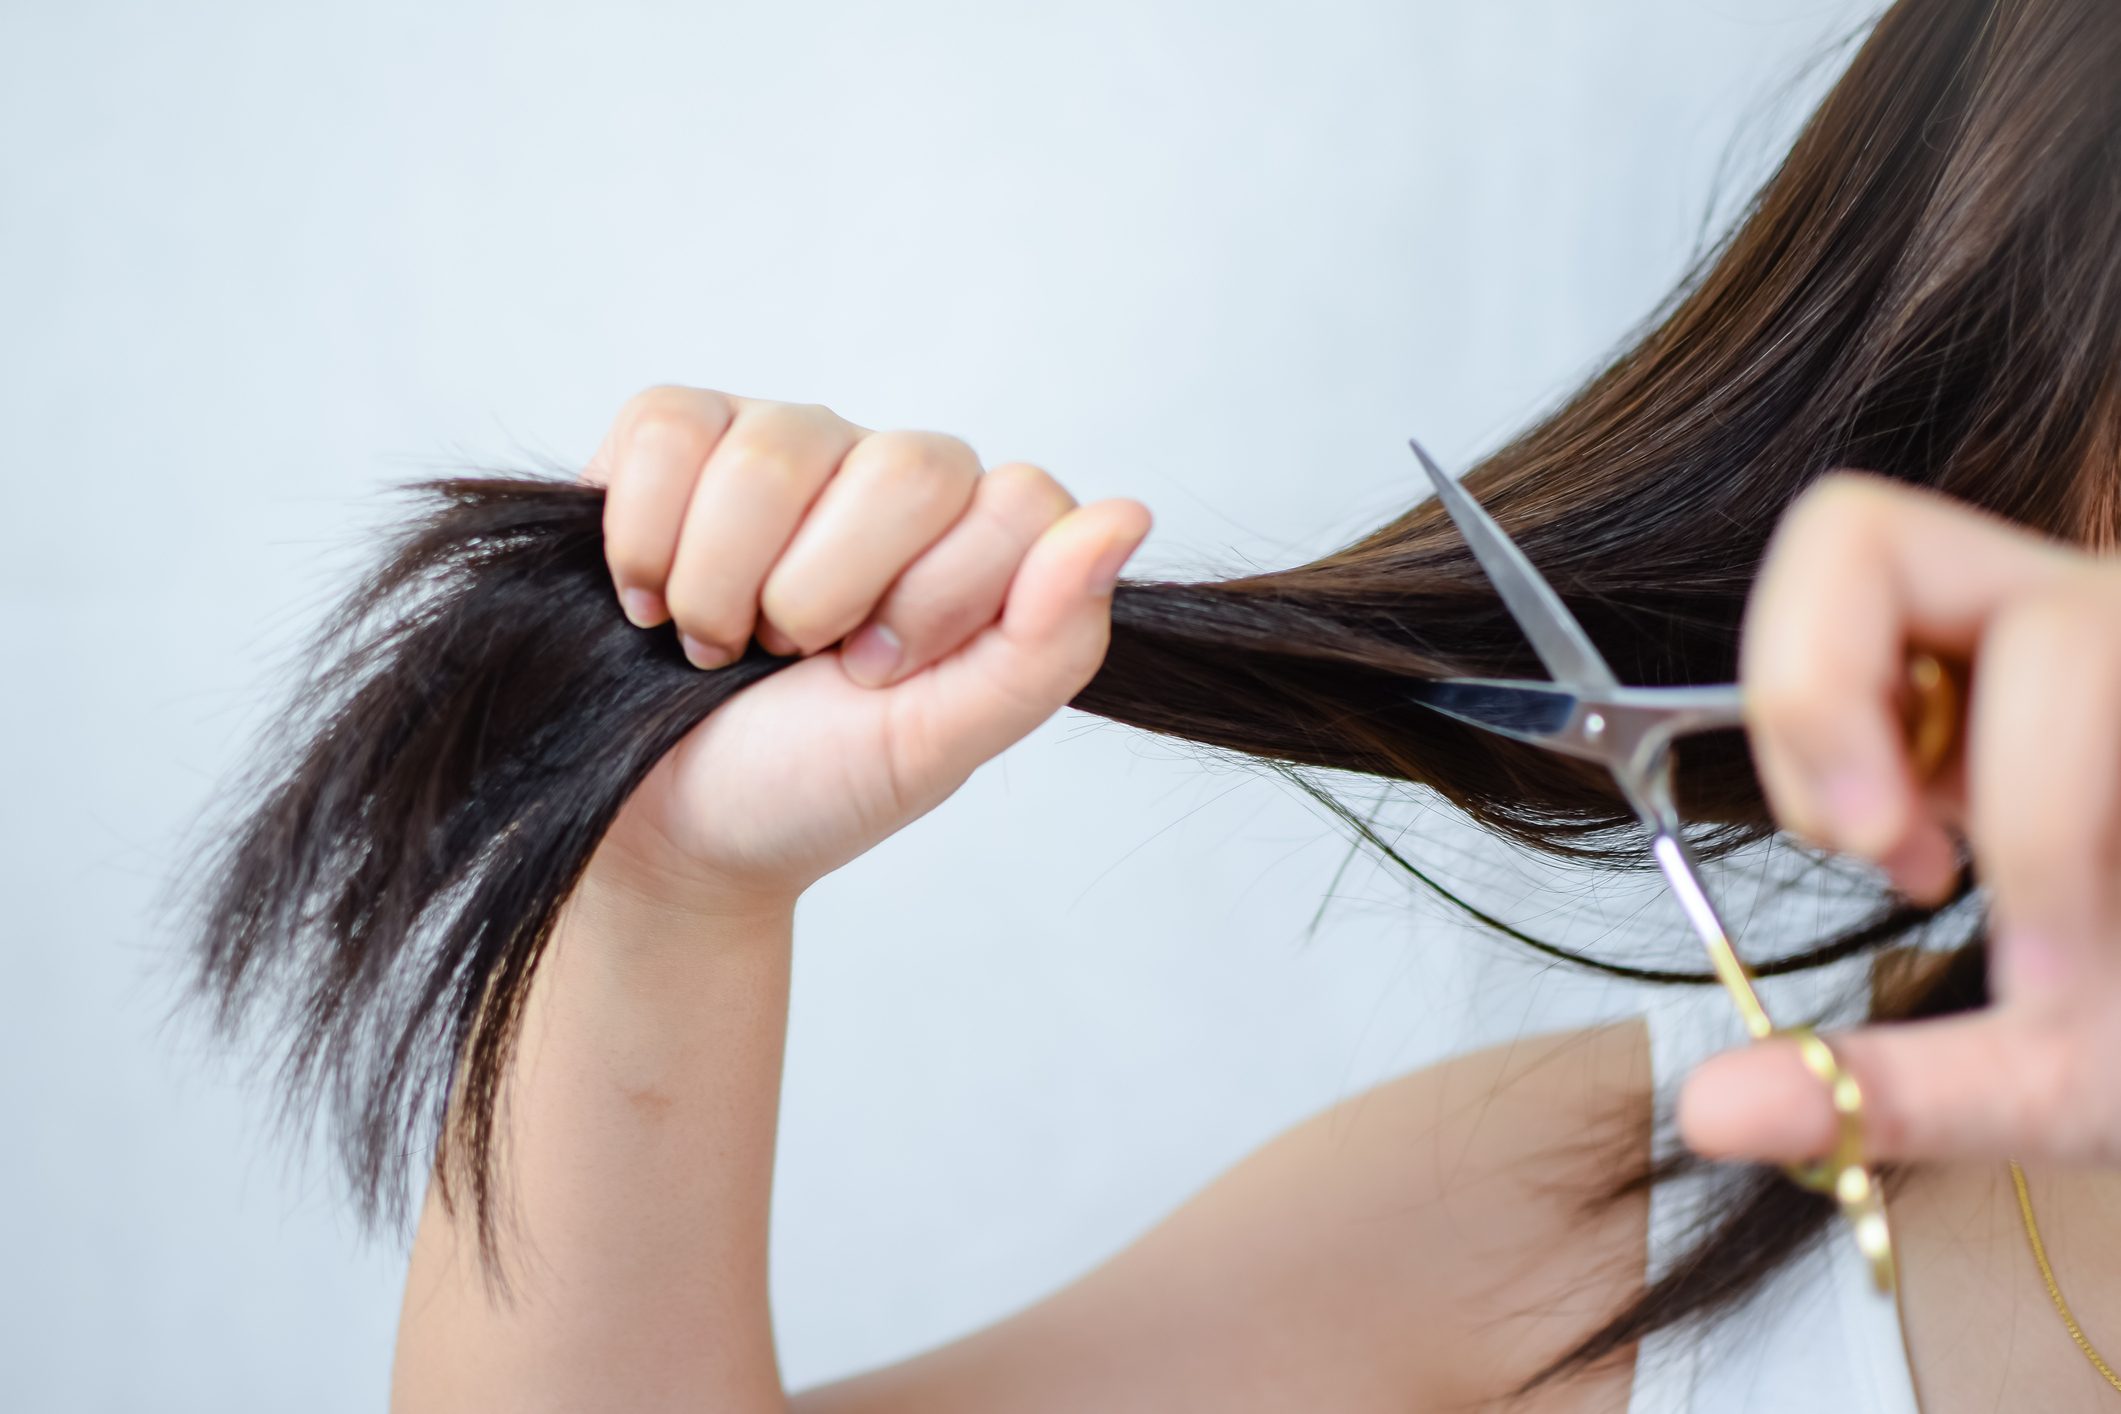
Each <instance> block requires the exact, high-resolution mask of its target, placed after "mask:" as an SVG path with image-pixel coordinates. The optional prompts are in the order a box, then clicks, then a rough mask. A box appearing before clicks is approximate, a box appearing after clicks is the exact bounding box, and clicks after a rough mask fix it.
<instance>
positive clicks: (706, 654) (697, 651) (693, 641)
mask: <svg viewBox="0 0 2121 1414" xmlns="http://www.w3.org/2000/svg"><path fill="white" fill-rule="evenodd" d="M678 647H680V648H682V649H684V650H685V660H686V661H687V662H689V663H691V664H692V666H694V667H695V668H725V667H727V666H729V664H731V663H733V662H735V661H736V655H735V654H734V653H731V652H730V651H729V650H728V649H726V648H723V647H721V646H720V645H719V644H714V643H702V642H701V641H700V640H699V639H697V638H694V637H693V636H692V635H691V634H689V633H681V634H679V635H678Z"/></svg>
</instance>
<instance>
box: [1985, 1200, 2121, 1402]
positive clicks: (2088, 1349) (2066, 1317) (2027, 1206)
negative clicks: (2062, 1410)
mask: <svg viewBox="0 0 2121 1414" xmlns="http://www.w3.org/2000/svg"><path fill="white" fill-rule="evenodd" d="M2011 1185H2012V1186H2013V1187H2015V1188H2016V1189H2017V1190H2018V1212H2019V1214H2020V1215H2021V1216H2023V1217H2024V1219H2025V1240H2026V1242H2027V1243H2028V1244H2030V1245H2031V1247H2032V1249H2033V1260H2034V1261H2035V1262H2037V1263H2039V1264H2040V1280H2042V1281H2044V1282H2046V1283H2047V1297H2048V1300H2050V1301H2052V1302H2054V1303H2055V1310H2056V1312H2057V1313H2058V1314H2059V1315H2060V1316H2061V1317H2062V1324H2063V1325H2065V1326H2068V1327H2069V1338H2070V1339H2071V1340H2074V1341H2075V1342H2077V1348H2078V1349H2079V1350H2081V1351H2083V1352H2084V1358H2085V1359H2087V1360H2089V1361H2091V1362H2092V1365H2093V1366H2094V1367H2095V1368H2096V1369H2097V1370H2098V1371H2099V1373H2100V1374H2102V1375H2104V1376H2106V1382H2107V1383H2108V1384H2110V1385H2112V1386H2113V1387H2114V1388H2115V1389H2117V1390H2121V1375H2116V1374H2115V1373H2114V1367H2113V1366H2111V1365H2109V1364H2107V1363H2106V1362H2105V1361H2104V1360H2102V1359H2100V1358H2099V1352H2098V1351H2096V1350H2094V1349H2092V1343H2091V1342H2090V1341H2088V1340H2086V1339H2085V1338H2084V1328H2083V1327H2082V1326H2080V1325H2078V1324H2077V1318H2076V1317H2075V1316H2073V1315H2071V1314H2070V1309H2069V1303H2068V1302H2067V1301H2064V1300H2063V1299H2062V1288H2061V1287H2060V1286H2057V1285H2056V1284H2055V1269H2054V1268H2053V1267H2051V1266H2049V1265H2048V1262H2047V1245H2046V1244H2045V1243H2043V1242H2041V1240H2040V1224H2038V1223H2036V1222H2034V1221H2033V1199H2032V1195H2031V1194H2030V1193H2028V1192H2026V1191H2025V1170H2024V1169H2022V1168H2019V1167H2018V1161H2017V1160H2016V1159H2012V1160H2011Z"/></svg>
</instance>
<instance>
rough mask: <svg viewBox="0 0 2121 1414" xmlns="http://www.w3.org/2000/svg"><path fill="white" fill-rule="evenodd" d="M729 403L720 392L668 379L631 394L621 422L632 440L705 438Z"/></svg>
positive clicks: (621, 414) (620, 419)
mask: <svg viewBox="0 0 2121 1414" xmlns="http://www.w3.org/2000/svg"><path fill="white" fill-rule="evenodd" d="M727 407H728V404H727V400H726V399H725V398H724V397H723V396H722V394H720V393H716V392H713V391H711V390H709V389H706V388H684V387H679V386H678V385H676V384H670V383H665V384H658V385H657V386H655V387H653V388H646V389H643V390H642V391H640V392H638V393H636V394H634V395H633V396H632V397H631V398H629V399H628V400H627V402H626V406H625V408H624V409H623V410H622V411H621V413H620V415H619V422H620V424H621V425H622V426H623V427H624V428H625V430H626V435H627V437H628V438H629V439H632V440H641V439H644V438H665V437H668V438H704V437H706V436H707V435H709V433H710V430H711V428H712V427H713V425H714V421H715V419H716V418H717V417H719V416H720V415H722V414H724V413H726V412H727Z"/></svg>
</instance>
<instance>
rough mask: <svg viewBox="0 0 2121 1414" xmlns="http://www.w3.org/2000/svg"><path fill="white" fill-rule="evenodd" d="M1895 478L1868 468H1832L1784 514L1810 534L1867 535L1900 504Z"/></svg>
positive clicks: (1900, 495)
mask: <svg viewBox="0 0 2121 1414" xmlns="http://www.w3.org/2000/svg"><path fill="white" fill-rule="evenodd" d="M1902 495H1903V493H1902V491H1901V489H1900V488H1899V487H1898V486H1897V485H1896V484H1895V483H1893V482H1892V481H1889V480H1887V479H1886V478H1885V477H1882V476H1878V475H1875V474H1873V473H1871V472H1867V471H1847V470H1837V471H1829V472H1827V473H1826V474H1825V475H1823V476H1821V477H1819V478H1818V479H1817V480H1816V481H1814V482H1813V483H1812V484H1811V485H1810V486H1807V487H1806V488H1805V489H1804V491H1803V492H1802V493H1801V494H1800V495H1799V496H1798V497H1797V499H1796V500H1794V501H1792V502H1791V503H1790V509H1789V511H1788V513H1787V516H1786V517H1785V518H1786V519H1787V520H1788V521H1789V522H1790V523H1791V524H1792V525H1793V526H1795V527H1797V528H1798V529H1800V530H1801V531H1803V532H1804V533H1806V534H1810V535H1850V536H1856V537H1861V536H1867V535H1869V534H1870V533H1871V532H1873V531H1874V530H1875V529H1876V528H1877V527H1878V526H1880V525H1882V524H1883V523H1885V521H1886V520H1888V519H1889V518H1890V517H1891V516H1892V514H1893V513H1894V511H1895V510H1896V509H1898V508H1899V506H1900V504H1901V497H1902Z"/></svg>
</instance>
